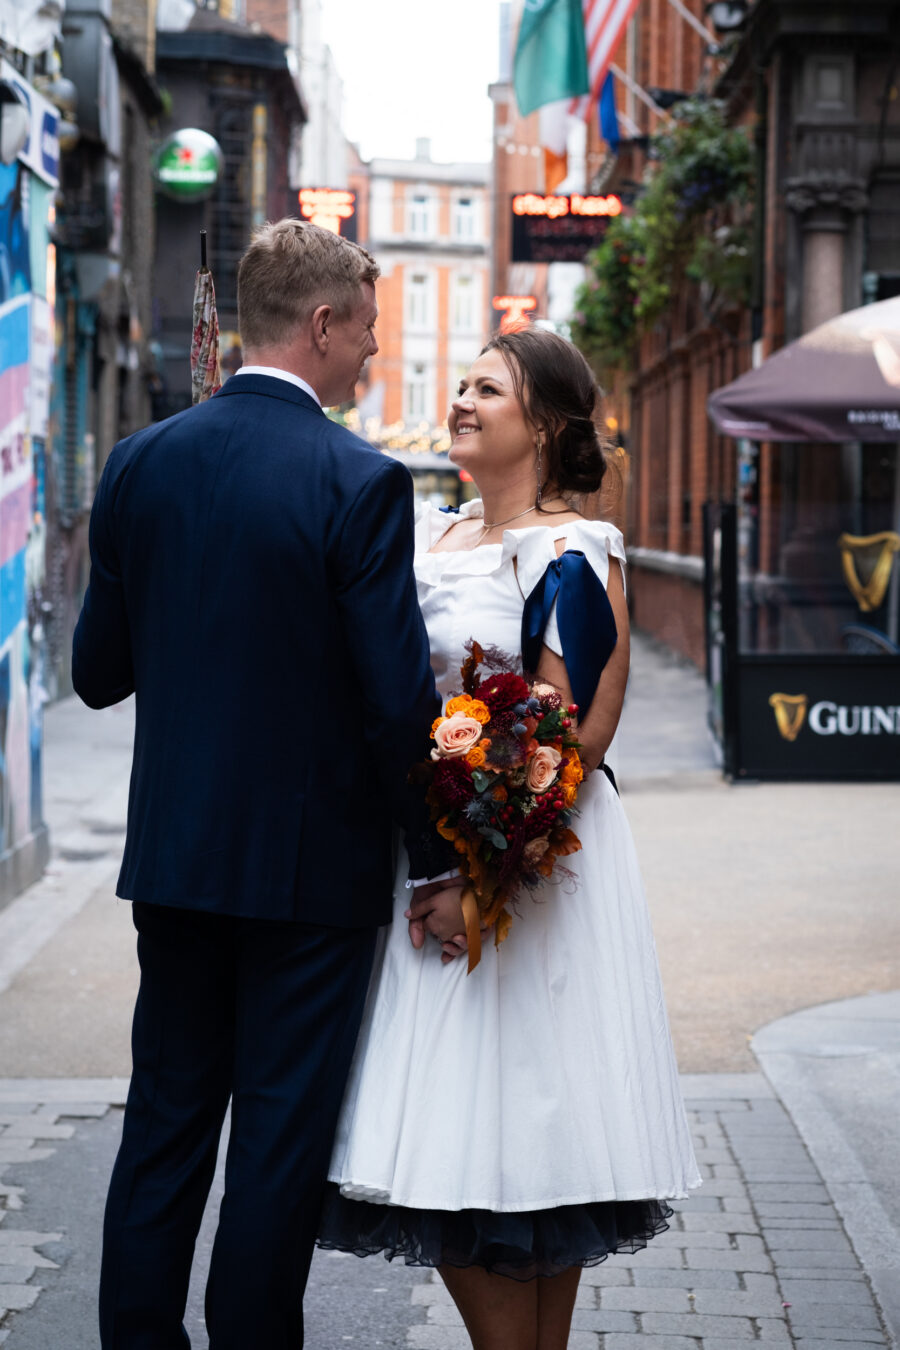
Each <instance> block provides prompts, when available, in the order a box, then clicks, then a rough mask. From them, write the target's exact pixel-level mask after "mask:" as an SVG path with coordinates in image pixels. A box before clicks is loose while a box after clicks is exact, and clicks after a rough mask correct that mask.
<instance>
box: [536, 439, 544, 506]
mask: <svg viewBox="0 0 900 1350" xmlns="http://www.w3.org/2000/svg"><path fill="white" fill-rule="evenodd" d="M542 448H543V443H542V441H541V434H540V432H538V438H537V504H538V506H540V504H541V501H542V499H543V496H544V461H543V457H542V454H541V451H542Z"/></svg>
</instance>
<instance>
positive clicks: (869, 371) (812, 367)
mask: <svg viewBox="0 0 900 1350" xmlns="http://www.w3.org/2000/svg"><path fill="white" fill-rule="evenodd" d="M707 407H708V410H709V415H710V417H711V418H712V420H713V422H715V424H716V426H717V427H718V429H719V431H721V432H723V433H724V434H725V435H726V436H736V437H737V436H740V437H745V438H746V439H747V440H751V441H900V296H897V297H894V298H893V299H891V300H882V301H880V302H879V303H878V304H875V305H864V306H863V307H862V308H861V309H852V310H849V311H848V312H847V313H846V314H839V315H838V316H837V318H835V319H829V320H828V322H827V323H823V324H820V325H819V327H818V328H813V329H812V330H811V332H809V333H805V334H804V335H803V337H802V338H798V339H797V341H796V342H791V343H789V345H788V346H787V347H782V349H781V350H780V351H777V352H776V353H775V354H774V356H770V357H769V359H768V360H767V361H764V362H763V364H762V365H761V366H757V368H756V369H755V370H748V371H747V373H746V374H745V375H741V376H740V377H739V378H738V379H736V380H733V381H732V383H731V384H726V385H725V386H724V387H723V388H722V389H717V390H716V391H715V393H714V394H711V395H710V397H709V401H708V403H707Z"/></svg>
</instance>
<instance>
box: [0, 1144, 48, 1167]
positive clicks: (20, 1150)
mask: <svg viewBox="0 0 900 1350" xmlns="http://www.w3.org/2000/svg"><path fill="white" fill-rule="evenodd" d="M55 1151H56V1150H55V1149H52V1148H32V1147H31V1141H30V1140H29V1139H10V1140H8V1141H7V1140H6V1139H0V1167H3V1166H4V1165H9V1164H10V1163H23V1162H43V1160H44V1159H45V1158H52V1156H53V1154H54V1153H55Z"/></svg>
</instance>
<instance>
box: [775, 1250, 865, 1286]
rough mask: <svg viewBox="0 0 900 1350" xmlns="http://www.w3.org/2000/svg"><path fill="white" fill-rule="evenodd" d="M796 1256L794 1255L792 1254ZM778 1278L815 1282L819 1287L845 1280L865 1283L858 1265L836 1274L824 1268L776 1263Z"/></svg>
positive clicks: (847, 1267) (845, 1268) (846, 1267)
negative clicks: (830, 1282)
mask: <svg viewBox="0 0 900 1350" xmlns="http://www.w3.org/2000/svg"><path fill="white" fill-rule="evenodd" d="M794 1255H796V1253H794ZM778 1278H779V1279H780V1280H782V1281H784V1280H815V1281H818V1282H819V1284H820V1285H822V1284H826V1283H828V1282H829V1281H830V1280H836V1279H837V1280H840V1281H841V1282H842V1283H843V1282H844V1281H846V1280H859V1281H860V1283H864V1282H865V1276H864V1275H863V1273H862V1271H861V1270H860V1268H859V1266H858V1265H852V1266H845V1267H844V1268H843V1269H842V1270H839V1271H838V1273H837V1274H835V1273H834V1271H833V1270H830V1269H828V1268H827V1267H824V1266H794V1265H791V1263H790V1261H788V1262H786V1263H785V1264H784V1265H782V1263H781V1261H779V1262H778Z"/></svg>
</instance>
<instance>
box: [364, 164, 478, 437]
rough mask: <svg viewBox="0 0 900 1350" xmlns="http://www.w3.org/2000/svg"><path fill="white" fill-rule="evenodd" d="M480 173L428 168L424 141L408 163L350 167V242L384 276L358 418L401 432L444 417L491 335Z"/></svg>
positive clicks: (470, 167) (472, 168)
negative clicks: (353, 208)
mask: <svg viewBox="0 0 900 1350" xmlns="http://www.w3.org/2000/svg"><path fill="white" fill-rule="evenodd" d="M488 169H489V166H488V165H487V164H440V163H436V162H435V161H434V160H432V158H431V155H430V147H429V144H428V142H427V141H426V140H420V141H419V142H418V143H417V155H416V158H415V159H412V160H399V159H398V160H394V159H391V160H388V159H373V160H372V161H371V162H370V163H368V164H363V163H362V162H361V161H359V160H358V159H356V160H355V163H353V164H352V165H351V171H350V174H349V183H350V186H351V188H354V189H355V190H356V192H357V195H358V200H359V202H360V208H359V215H358V218H357V237H358V239H359V242H360V243H362V244H364V245H365V247H367V248H368V249H369V250H370V251H371V252H372V253H373V254H374V255H375V257H376V258H377V260H378V263H379V265H380V266H381V271H382V277H381V281H380V282H379V285H378V303H379V309H380V313H381V318H380V321H379V329H378V338H379V343H380V344H381V349H380V351H379V353H378V355H377V356H375V357H373V358H372V360H371V361H370V363H369V374H368V379H369V383H368V389H367V391H366V393H365V395H364V396H363V397H364V402H363V403H362V404H361V412H362V413H363V416H364V417H367V416H372V417H376V418H378V419H380V421H381V422H382V423H383V424H386V425H394V424H396V423H400V422H402V423H404V424H405V425H406V426H408V427H415V426H417V425H418V424H420V423H427V424H429V425H430V426H439V425H440V424H441V423H443V422H444V420H445V419H446V417H447V413H448V410H449V407H450V402H451V399H452V397H453V394H454V392H455V389H456V386H457V383H458V381H459V379H460V376H461V375H462V374H463V373H464V371H465V370H466V369H467V368H468V366H469V364H470V363H471V361H472V360H473V358H474V356H475V355H476V354H477V352H478V351H479V349H480V347H481V345H482V344H483V342H484V340H485V337H486V334H487V332H488V331H489V324H490V320H489V315H490V295H489V293H488V287H489V280H490V273H489V262H488V256H489V248H488V239H489V234H488V231H489V226H490V214H489V201H488V189H487V185H488Z"/></svg>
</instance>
